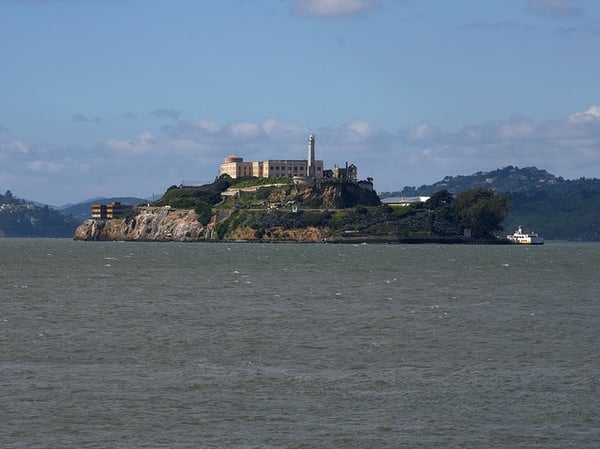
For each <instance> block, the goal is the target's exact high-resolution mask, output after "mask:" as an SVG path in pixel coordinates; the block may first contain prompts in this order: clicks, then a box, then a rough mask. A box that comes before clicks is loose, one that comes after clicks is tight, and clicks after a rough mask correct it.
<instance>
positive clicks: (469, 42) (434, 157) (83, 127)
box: [0, 0, 600, 205]
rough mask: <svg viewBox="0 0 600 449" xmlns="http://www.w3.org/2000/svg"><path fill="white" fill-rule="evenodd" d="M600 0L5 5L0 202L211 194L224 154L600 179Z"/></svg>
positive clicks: (416, 180)
mask: <svg viewBox="0 0 600 449" xmlns="http://www.w3.org/2000/svg"><path fill="white" fill-rule="evenodd" d="M598 48H600V2H599V1H597V0H486V1H481V0H453V1H447V0H205V1H197V0H0V191H2V193H3V192H4V191H5V190H9V189H10V190H11V191H12V192H13V194H15V195H16V196H19V197H21V198H27V199H30V200H35V201H40V202H45V203H49V204H54V205H60V204H64V203H71V202H78V201H82V200H85V199H88V198H92V197H97V196H117V195H132V196H141V197H149V196H151V195H152V194H154V195H160V194H162V193H163V192H164V190H165V189H166V188H167V187H169V186H170V185H173V184H179V183H181V182H182V181H183V180H186V181H196V182H209V181H212V180H213V179H214V178H215V177H216V176H217V175H218V169H219V164H220V163H221V161H222V160H223V158H224V157H225V156H227V155H229V154H234V153H235V154H238V155H240V156H243V157H244V158H245V160H264V159H269V158H271V159H275V158H288V159H304V158H305V157H306V140H307V137H308V135H309V134H311V133H314V134H315V135H316V138H317V146H316V150H317V158H319V159H323V160H324V161H325V166H326V168H331V167H333V165H334V164H338V165H342V164H345V162H346V161H348V162H351V163H354V164H356V165H357V166H358V168H359V176H360V177H361V178H366V177H369V176H370V177H373V178H374V179H375V188H376V189H377V190H378V191H390V190H400V189H401V188H402V187H404V186H406V185H411V186H412V185H416V186H419V185H421V184H430V183H433V182H436V181H438V180H440V179H442V178H443V177H444V176H446V175H461V174H471V173H473V172H476V171H487V170H493V169H496V168H501V167H505V166H507V165H516V166H519V167H527V166H532V165H535V166H537V167H538V168H543V169H546V170H548V171H549V172H551V173H553V174H555V175H557V176H563V177H564V178H568V179H574V178H579V177H582V176H584V177H599V175H600V57H598Z"/></svg>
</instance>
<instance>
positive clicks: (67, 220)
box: [0, 190, 80, 237]
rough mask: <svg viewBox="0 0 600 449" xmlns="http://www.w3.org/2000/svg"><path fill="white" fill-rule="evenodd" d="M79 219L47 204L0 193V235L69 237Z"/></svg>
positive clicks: (8, 193) (8, 192) (9, 193)
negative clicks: (34, 202) (41, 204)
mask: <svg viewBox="0 0 600 449" xmlns="http://www.w3.org/2000/svg"><path fill="white" fill-rule="evenodd" d="M79 223H80V221H78V220H76V219H75V218H73V217H72V216H70V215H64V214H61V213H60V212H58V211H56V210H54V209H51V208H49V207H48V206H36V205H35V204H33V203H31V202H28V201H25V200H22V199H20V198H17V197H15V196H13V194H12V193H11V192H10V190H9V191H7V192H6V193H5V194H4V195H2V194H0V237H71V236H72V235H73V233H74V232H75V229H76V228H77V226H78V224H79Z"/></svg>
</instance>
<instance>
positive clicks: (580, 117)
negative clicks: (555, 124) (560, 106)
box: [567, 106, 600, 123]
mask: <svg viewBox="0 0 600 449" xmlns="http://www.w3.org/2000/svg"><path fill="white" fill-rule="evenodd" d="M567 120H568V121H569V122H571V123H582V122H583V123H593V122H597V121H598V120H600V106H590V107H589V108H588V109H587V110H586V111H584V112H575V113H573V114H569V116H568V117H567Z"/></svg>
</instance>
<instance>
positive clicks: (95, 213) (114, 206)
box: [92, 201, 133, 220]
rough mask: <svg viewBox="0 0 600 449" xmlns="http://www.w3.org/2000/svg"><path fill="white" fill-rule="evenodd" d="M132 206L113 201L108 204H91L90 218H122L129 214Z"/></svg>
mask: <svg viewBox="0 0 600 449" xmlns="http://www.w3.org/2000/svg"><path fill="white" fill-rule="evenodd" d="M132 211H133V206H130V205H128V204H121V203H119V202H118V201H113V202H112V203H110V204H92V218H96V219H99V220H107V219H110V218H122V217H126V216H127V215H129V214H131V212H132Z"/></svg>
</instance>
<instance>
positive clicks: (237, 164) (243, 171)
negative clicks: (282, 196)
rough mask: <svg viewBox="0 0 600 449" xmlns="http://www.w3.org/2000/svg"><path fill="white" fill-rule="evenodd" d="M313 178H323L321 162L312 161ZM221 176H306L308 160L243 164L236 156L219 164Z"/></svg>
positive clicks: (276, 160)
mask: <svg viewBox="0 0 600 449" xmlns="http://www.w3.org/2000/svg"><path fill="white" fill-rule="evenodd" d="M314 168H315V176H314V177H315V178H316V179H322V178H323V161H318V160H316V161H314ZM220 174H221V175H229V176H231V177H232V178H241V177H244V176H256V177H259V178H293V177H294V176H300V177H306V176H308V160H306V159H304V160H293V159H269V160H266V161H260V162H244V159H243V158H242V157H240V156H237V155H231V156H227V157H226V158H225V161H224V162H223V163H222V164H221V170H220Z"/></svg>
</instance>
